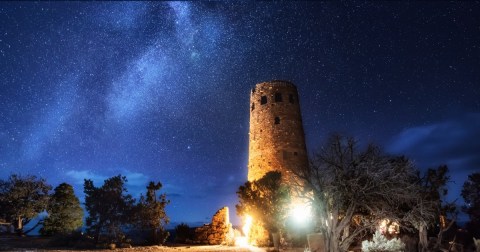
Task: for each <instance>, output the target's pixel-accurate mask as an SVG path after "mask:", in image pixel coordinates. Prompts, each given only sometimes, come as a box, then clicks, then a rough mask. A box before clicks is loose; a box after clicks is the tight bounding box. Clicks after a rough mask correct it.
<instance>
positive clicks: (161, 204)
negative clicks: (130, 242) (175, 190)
mask: <svg viewBox="0 0 480 252" xmlns="http://www.w3.org/2000/svg"><path fill="white" fill-rule="evenodd" d="M161 188H162V184H161V183H160V182H157V183H155V182H153V181H151V182H150V183H149V184H148V186H147V195H146V197H145V196H143V195H142V196H141V197H140V201H139V203H138V204H137V206H136V208H135V215H136V224H137V226H138V227H139V228H140V229H141V230H145V231H149V232H150V234H151V236H150V238H149V239H148V240H149V241H150V243H152V244H162V243H164V242H165V240H166V239H167V238H168V236H169V233H168V232H166V231H165V225H167V224H168V222H169V219H168V216H167V214H166V213H165V207H166V206H167V204H168V203H170V201H169V200H167V198H166V197H167V196H166V194H164V193H163V194H160V195H159V196H158V197H157V191H158V190H160V189H161Z"/></svg>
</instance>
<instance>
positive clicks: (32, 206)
mask: <svg viewBox="0 0 480 252" xmlns="http://www.w3.org/2000/svg"><path fill="white" fill-rule="evenodd" d="M51 189H52V187H51V186H50V185H49V184H47V182H46V181H45V180H44V179H42V178H37V177H36V176H33V175H29V176H20V175H17V174H12V175H10V177H9V178H8V179H7V180H0V218H2V219H4V220H5V221H6V222H9V223H12V224H13V225H14V227H15V229H16V231H17V232H18V233H19V234H27V233H29V232H31V231H32V230H33V229H35V228H36V227H37V226H38V225H40V224H41V221H39V222H38V223H37V224H36V225H34V227H32V228H31V229H29V230H26V231H24V230H23V229H24V227H25V225H27V224H28V223H29V222H30V221H31V220H32V219H33V218H35V217H36V216H37V215H38V214H39V213H41V212H42V211H44V210H45V208H46V206H47V203H48V198H49V196H48V192H49V191H50V190H51Z"/></svg>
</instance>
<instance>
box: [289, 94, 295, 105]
mask: <svg viewBox="0 0 480 252" xmlns="http://www.w3.org/2000/svg"><path fill="white" fill-rule="evenodd" d="M288 101H289V102H290V103H295V99H294V98H293V94H289V95H288Z"/></svg>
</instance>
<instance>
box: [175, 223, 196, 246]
mask: <svg viewBox="0 0 480 252" xmlns="http://www.w3.org/2000/svg"><path fill="white" fill-rule="evenodd" d="M192 239H193V232H192V230H191V229H190V227H189V226H188V225H187V224H185V223H180V224H178V225H177V226H176V227H175V242H178V243H184V242H186V241H187V240H192Z"/></svg>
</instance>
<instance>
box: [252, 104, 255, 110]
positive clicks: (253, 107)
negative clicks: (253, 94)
mask: <svg viewBox="0 0 480 252" xmlns="http://www.w3.org/2000/svg"><path fill="white" fill-rule="evenodd" d="M254 109H255V103H254V102H252V111H253V110H254Z"/></svg>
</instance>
